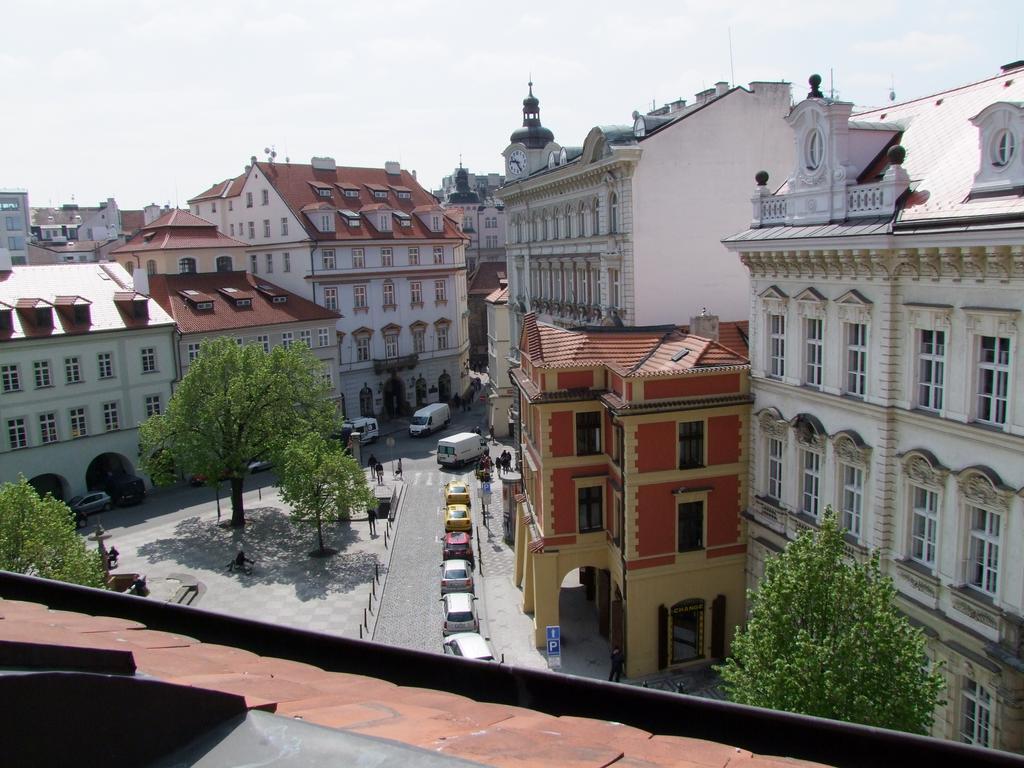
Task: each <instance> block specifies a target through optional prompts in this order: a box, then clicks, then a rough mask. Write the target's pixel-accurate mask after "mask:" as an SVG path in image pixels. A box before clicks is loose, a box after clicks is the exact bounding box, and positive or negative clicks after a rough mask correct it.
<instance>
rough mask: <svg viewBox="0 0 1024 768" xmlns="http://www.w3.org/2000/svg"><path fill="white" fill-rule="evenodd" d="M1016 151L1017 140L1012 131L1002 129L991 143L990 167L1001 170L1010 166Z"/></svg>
mask: <svg viewBox="0 0 1024 768" xmlns="http://www.w3.org/2000/svg"><path fill="white" fill-rule="evenodd" d="M1016 151H1017V138H1016V137H1015V136H1014V135H1013V132H1012V131H1009V130H1007V129H1005V128H1004V129H1002V130H1000V131H999V132H997V133H996V135H995V137H994V139H993V141H992V165H994V166H995V167H996V168H1003V167H1005V166H1007V165H1009V164H1010V162H1011V161H1012V160H1013V156H1014V154H1015V153H1016Z"/></svg>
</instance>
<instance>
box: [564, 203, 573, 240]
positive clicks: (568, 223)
mask: <svg viewBox="0 0 1024 768" xmlns="http://www.w3.org/2000/svg"><path fill="white" fill-rule="evenodd" d="M565 236H566V237H572V208H570V207H569V206H568V205H567V206H565Z"/></svg>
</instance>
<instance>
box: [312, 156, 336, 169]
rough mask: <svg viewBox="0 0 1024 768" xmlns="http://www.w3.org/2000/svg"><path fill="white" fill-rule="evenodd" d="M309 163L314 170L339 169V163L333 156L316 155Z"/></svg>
mask: <svg viewBox="0 0 1024 768" xmlns="http://www.w3.org/2000/svg"><path fill="white" fill-rule="evenodd" d="M309 164H310V165H311V166H313V170H314V171H336V170H338V165H337V163H335V162H334V158H333V157H314V158H312V159H311V160H310V161H309Z"/></svg>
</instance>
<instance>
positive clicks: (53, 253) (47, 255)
mask: <svg viewBox="0 0 1024 768" xmlns="http://www.w3.org/2000/svg"><path fill="white" fill-rule="evenodd" d="M121 242H122V241H121V240H119V239H114V240H74V239H71V240H64V241H63V242H61V241H59V240H56V239H51V240H33V242H30V243H29V244H28V249H27V250H28V263H29V264H75V263H81V262H89V261H91V262H98V261H107V260H108V259H109V257H110V253H111V252H112V251H113V250H114V249H115V248H117V247H118V246H120V245H121Z"/></svg>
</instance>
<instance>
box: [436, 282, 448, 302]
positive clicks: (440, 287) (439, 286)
mask: <svg viewBox="0 0 1024 768" xmlns="http://www.w3.org/2000/svg"><path fill="white" fill-rule="evenodd" d="M434 301H435V302H436V303H438V304H440V303H441V302H444V301H448V288H447V286H446V285H445V282H444V280H435V281H434Z"/></svg>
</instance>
